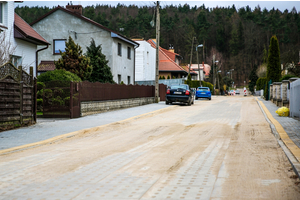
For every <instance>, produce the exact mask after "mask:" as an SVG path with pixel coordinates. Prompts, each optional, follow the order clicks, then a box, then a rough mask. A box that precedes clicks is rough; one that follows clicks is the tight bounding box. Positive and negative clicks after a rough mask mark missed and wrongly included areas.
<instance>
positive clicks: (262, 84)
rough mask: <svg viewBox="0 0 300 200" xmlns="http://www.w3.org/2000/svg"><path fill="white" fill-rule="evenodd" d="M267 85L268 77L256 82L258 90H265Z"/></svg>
mask: <svg viewBox="0 0 300 200" xmlns="http://www.w3.org/2000/svg"><path fill="white" fill-rule="evenodd" d="M265 85H267V77H263V78H259V79H258V80H257V81H256V90H264V89H265Z"/></svg>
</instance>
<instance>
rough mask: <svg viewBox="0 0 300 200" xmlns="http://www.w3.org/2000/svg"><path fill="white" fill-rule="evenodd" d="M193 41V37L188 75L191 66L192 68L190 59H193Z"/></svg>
mask: <svg viewBox="0 0 300 200" xmlns="http://www.w3.org/2000/svg"><path fill="white" fill-rule="evenodd" d="M194 39H195V37H193V39H192V48H191V58H190V66H189V75H190V71H191V66H192V57H193V44H194Z"/></svg>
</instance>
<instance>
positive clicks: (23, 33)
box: [14, 13, 49, 45]
mask: <svg viewBox="0 0 300 200" xmlns="http://www.w3.org/2000/svg"><path fill="white" fill-rule="evenodd" d="M14 37H15V38H18V39H22V40H26V41H28V42H31V43H34V44H37V45H46V44H49V42H47V41H46V40H45V39H44V38H43V37H42V36H40V34H38V33H37V32H36V31H35V30H34V29H33V28H32V27H31V26H30V25H29V24H27V23H26V22H25V21H24V20H23V19H22V18H21V17H20V16H19V15H17V14H16V13H15V22H14Z"/></svg>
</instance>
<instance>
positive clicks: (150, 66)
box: [134, 39, 156, 81]
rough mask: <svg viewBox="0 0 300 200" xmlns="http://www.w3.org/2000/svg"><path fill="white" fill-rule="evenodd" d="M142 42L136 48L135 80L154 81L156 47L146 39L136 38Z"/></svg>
mask: <svg viewBox="0 0 300 200" xmlns="http://www.w3.org/2000/svg"><path fill="white" fill-rule="evenodd" d="M134 41H136V42H137V43H139V44H140V46H139V47H138V48H137V49H136V59H135V81H154V80H155V68H156V49H155V48H154V47H153V46H151V44H150V43H149V42H147V41H145V40H142V39H140V40H134Z"/></svg>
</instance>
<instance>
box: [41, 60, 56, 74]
mask: <svg viewBox="0 0 300 200" xmlns="http://www.w3.org/2000/svg"><path fill="white" fill-rule="evenodd" d="M53 70H55V64H54V61H43V60H42V61H41V63H40V64H39V66H38V71H39V72H46V71H53Z"/></svg>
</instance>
